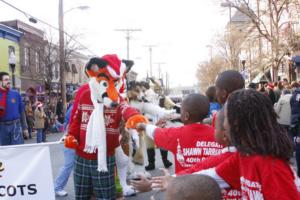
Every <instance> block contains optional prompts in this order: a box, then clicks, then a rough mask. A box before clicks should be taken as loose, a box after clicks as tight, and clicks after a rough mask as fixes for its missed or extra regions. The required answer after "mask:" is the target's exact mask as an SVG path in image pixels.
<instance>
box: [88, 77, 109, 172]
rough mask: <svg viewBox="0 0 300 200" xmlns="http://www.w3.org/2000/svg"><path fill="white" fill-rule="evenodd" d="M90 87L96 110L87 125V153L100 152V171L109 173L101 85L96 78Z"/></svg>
mask: <svg viewBox="0 0 300 200" xmlns="http://www.w3.org/2000/svg"><path fill="white" fill-rule="evenodd" d="M89 87H90V90H91V100H92V102H93V105H94V110H93V112H92V114H91V116H90V119H89V122H88V124H87V130H86V136H85V148H84V150H83V151H84V152H86V153H95V152H96V150H98V157H97V160H98V169H97V170H98V171H100V172H107V171H108V170H107V163H106V130H105V121H104V105H103V103H99V102H98V101H97V99H100V98H99V95H100V94H99V93H100V91H103V89H104V88H101V86H100V84H99V83H98V82H97V81H96V79H95V78H92V79H91V80H90V81H89Z"/></svg>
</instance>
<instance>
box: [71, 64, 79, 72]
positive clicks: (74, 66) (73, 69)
mask: <svg viewBox="0 0 300 200" xmlns="http://www.w3.org/2000/svg"><path fill="white" fill-rule="evenodd" d="M72 72H73V74H78V71H77V68H76V65H75V64H72Z"/></svg>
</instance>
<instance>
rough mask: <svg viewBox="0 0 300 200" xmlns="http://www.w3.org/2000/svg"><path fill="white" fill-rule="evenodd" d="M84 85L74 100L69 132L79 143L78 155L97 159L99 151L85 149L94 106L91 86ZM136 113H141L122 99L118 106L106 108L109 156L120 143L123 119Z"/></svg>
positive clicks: (105, 118)
mask: <svg viewBox="0 0 300 200" xmlns="http://www.w3.org/2000/svg"><path fill="white" fill-rule="evenodd" d="M87 86H88V85H87ZM82 87H84V88H83V89H82V88H81V90H79V92H80V93H78V94H77V96H76V99H75V102H74V108H73V110H72V114H73V116H71V118H72V119H71V121H70V125H69V134H70V135H73V136H74V137H75V138H76V139H77V141H78V143H79V145H78V147H77V149H76V153H77V155H78V156H80V157H83V158H85V159H88V160H97V153H94V154H89V153H85V152H84V151H83V149H84V147H85V136H86V129H87V124H88V122H89V118H90V115H91V113H92V111H93V109H94V106H93V103H92V100H91V92H90V89H89V87H86V86H85V85H84V86H82ZM77 101H78V102H77ZM76 106H77V108H76ZM136 114H139V112H138V111H137V110H136V109H134V108H131V107H129V106H128V104H127V103H126V102H125V101H124V100H122V99H121V103H120V104H119V106H118V107H116V108H106V107H105V108H104V120H105V128H106V144H107V155H108V156H111V155H113V154H114V149H115V148H116V147H118V146H119V145H120V143H119V125H120V122H121V120H122V119H123V120H125V121H127V120H128V119H129V118H130V117H131V116H133V115H136Z"/></svg>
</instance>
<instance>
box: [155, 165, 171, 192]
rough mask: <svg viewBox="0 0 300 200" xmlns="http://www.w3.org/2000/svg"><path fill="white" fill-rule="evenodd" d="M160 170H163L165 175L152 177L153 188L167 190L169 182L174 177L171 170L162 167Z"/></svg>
mask: <svg viewBox="0 0 300 200" xmlns="http://www.w3.org/2000/svg"><path fill="white" fill-rule="evenodd" d="M160 170H161V171H163V173H164V175H163V176H157V177H153V178H152V179H151V183H152V186H151V187H152V189H159V190H161V191H165V190H166V189H167V187H168V184H169V182H170V181H171V180H172V179H174V177H172V176H171V175H170V172H169V171H168V170H167V169H164V168H161V169H160Z"/></svg>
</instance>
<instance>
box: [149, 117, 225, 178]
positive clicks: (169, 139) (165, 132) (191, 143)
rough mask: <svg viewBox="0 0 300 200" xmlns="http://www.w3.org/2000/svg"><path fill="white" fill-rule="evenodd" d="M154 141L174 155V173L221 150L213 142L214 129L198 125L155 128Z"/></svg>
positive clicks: (217, 153) (220, 147)
mask: <svg viewBox="0 0 300 200" xmlns="http://www.w3.org/2000/svg"><path fill="white" fill-rule="evenodd" d="M154 141H155V144H156V145H157V146H158V147H161V148H164V149H166V150H169V151H171V152H172V153H173V154H174V157H175V172H176V173H178V172H180V171H182V170H184V169H187V168H190V167H191V166H193V165H194V164H195V163H198V162H200V161H202V160H204V159H205V158H207V157H209V156H213V155H219V154H220V153H221V149H222V146H221V145H220V144H218V143H217V142H216V141H215V138H214V129H213V128H212V127H211V126H208V125H204V124H198V123H195V124H189V125H185V126H181V127H176V128H175V127H174V128H156V129H155V132H154Z"/></svg>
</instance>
